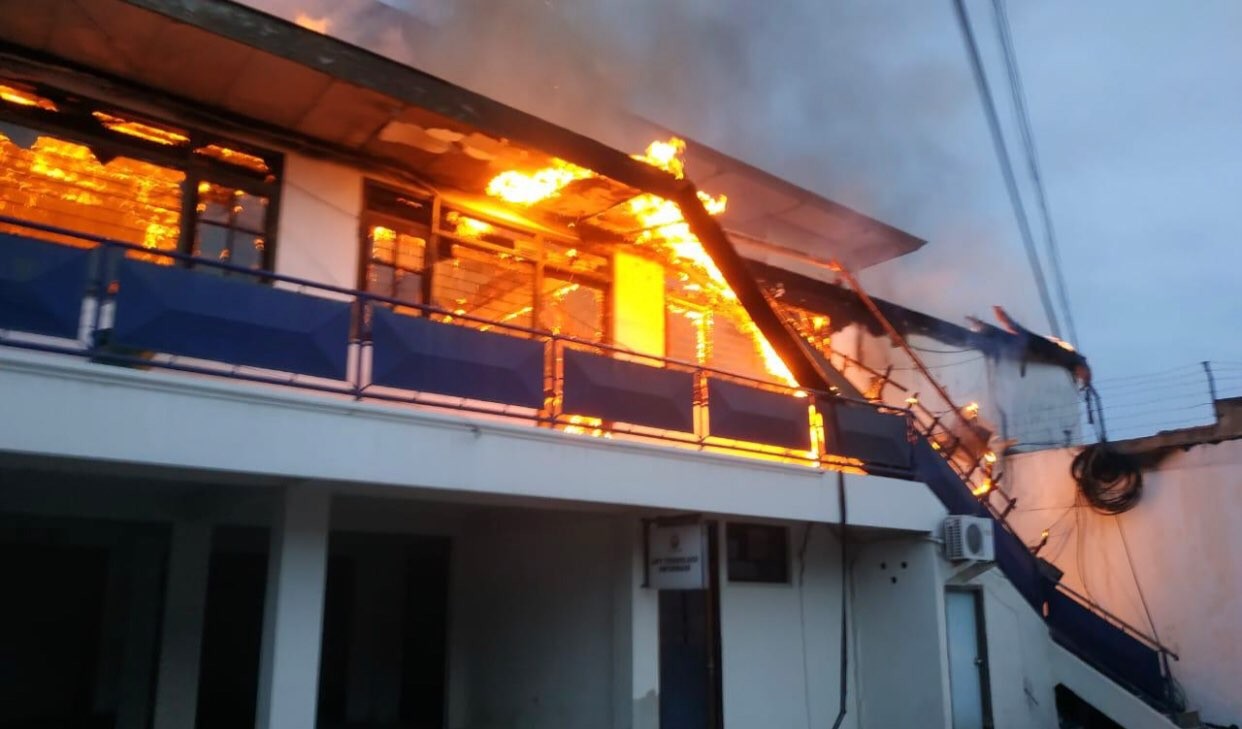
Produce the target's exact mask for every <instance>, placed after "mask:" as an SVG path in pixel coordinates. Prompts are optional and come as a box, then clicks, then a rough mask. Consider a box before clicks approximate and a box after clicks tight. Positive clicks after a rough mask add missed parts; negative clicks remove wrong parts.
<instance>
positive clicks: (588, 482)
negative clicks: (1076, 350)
mask: <svg viewBox="0 0 1242 729" xmlns="http://www.w3.org/2000/svg"><path fill="white" fill-rule="evenodd" d="M0 399H2V400H3V401H4V402H6V403H7V404H8V406H9V408H10V412H14V413H26V414H27V415H26V416H24V419H23V421H22V422H21V427H0V451H5V450H8V451H16V452H24V453H29V454H39V455H45V456H53V457H77V458H86V459H101V460H108V461H122V462H132V463H136V464H145V465H150V466H162V467H172V468H186V469H194V470H199V469H203V470H207V471H219V470H221V469H227V470H230V471H233V472H238V473H247V474H252V475H263V476H273V477H279V478H287V479H316V480H331V481H339V482H350V483H359V484H373V485H391V486H402V487H409V488H417V489H431V490H433V491H438V492H441V493H448V494H452V493H459V492H474V493H476V494H491V495H506V496H518V497H535V498H549V499H564V500H571V501H576V502H580V503H596V504H629V505H635V506H644V507H651V508H661V509H670V510H686V511H701V512H716V513H727V514H748V515H752V516H761V517H769V518H777V519H808V520H813V521H821V522H827V523H832V522H835V521H836V520H837V519H838V512H837V504H836V495H835V489H834V488H833V486H834V484H835V480H836V474H835V473H833V472H830V471H819V470H815V469H810V468H807V467H805V466H791V465H782V464H775V463H768V462H765V461H757V460H749V459H743V458H737V457H730V456H724V455H717V454H710V453H700V452H698V451H694V450H687V449H680V448H672V447H666V446H654V445H647V444H640V443H632V442H625V441H622V440H620V439H613V440H605V439H598V438H589V437H583V436H575V435H570V434H566V433H561V432H558V431H553V430H549V429H542V428H533V427H530V426H527V425H514V424H509V423H503V422H491V421H487V420H479V419H471V418H468V417H465V416H461V415H457V414H443V413H435V412H428V411H425V410H418V409H415V408H408V407H399V406H386V405H377V404H372V403H356V402H353V401H352V400H338V399H334V398H331V397H325V396H321V395H317V394H310V395H307V394H304V393H301V392H290V391H288V390H275V389H271V388H266V387H263V386H246V385H242V384H239V383H235V382H223V383H221V382H214V381H209V380H206V379H203V378H195V377H189V378H187V377H181V376H177V375H175V374H165V373H161V372H134V371H131V370H128V369H123V368H115V367H101V366H99V365H94V364H91V363H89V362H80V361H75V360H71V359H67V358H60V357H56V356H51V355H39V354H31V353H26V352H18V351H3V352H0ZM48 403H57V406H56V407H49V406H48ZM178 423H182V424H183V423H194V424H195V425H196V428H195V430H194V435H195V437H193V438H190V437H187V436H186V432H185V431H184V430H183V429H182V428H180V427H177V424H178ZM134 433H142V434H144V437H143V438H135V437H134V436H133V434H134ZM256 444H261V447H260V446H258V445H256ZM222 454H224V456H225V457H226V459H227V460H222ZM559 474H581V475H582V476H583V477H582V478H566V477H563V476H560V475H559ZM845 483H846V490H847V492H848V493H849V499H850V502H849V503H850V523H851V524H857V525H863V526H874V527H881V528H893V529H909V530H916V531H928V530H930V529H932V528H934V527H935V525H936V523H937V522H938V520H939V518H940V515H941V514H943V507H942V506H941V505H940V503H939V502H938V501H937V500H936V498H935V497H934V496H933V495H932V494H931V492H930V491H929V490H928V489H927V488H926V486H924V485H922V484H919V483H916V482H912V481H902V480H898V479H891V478H882V477H879V476H865V475H854V474H849V475H846V476H845Z"/></svg>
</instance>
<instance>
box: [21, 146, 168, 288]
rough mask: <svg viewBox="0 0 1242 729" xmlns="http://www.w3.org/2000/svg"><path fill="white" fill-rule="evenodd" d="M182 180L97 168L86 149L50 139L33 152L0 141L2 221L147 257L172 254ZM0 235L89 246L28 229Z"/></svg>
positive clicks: (132, 169)
mask: <svg viewBox="0 0 1242 729" xmlns="http://www.w3.org/2000/svg"><path fill="white" fill-rule="evenodd" d="M184 179H185V175H184V174H183V173H181V172H179V171H177V170H170V169H167V168H164V167H159V166H156V165H153V164H150V163H147V162H141V161H139V160H134V159H129V158H126V157H117V158H116V159H113V160H112V161H111V162H109V163H108V164H107V165H104V164H100V163H99V161H98V160H97V159H95V156H94V154H92V153H91V150H90V148H89V147H86V146H83V145H80V144H73V143H71V142H65V141H62V140H59V139H55V138H53V137H46V136H45V137H39V138H38V139H37V140H36V141H35V143H34V145H32V146H31V148H30V149H22V148H21V147H19V146H17V145H16V144H13V143H12V142H11V141H9V140H8V139H7V138H6V137H5V136H4V135H2V134H0V214H3V215H9V216H12V217H15V218H22V219H24V220H29V221H31V222H35V223H43V224H46V225H51V226H55V227H58V228H65V229H68V230H74V231H79V232H83V233H89V234H93V235H98V236H102V237H106V238H112V239H114V240H120V241H123V242H126V243H133V244H135V245H140V246H143V247H144V248H150V249H152V250H175V249H176V248H177V242H178V239H179V237H180V232H181V183H182V181H183V180H184ZM4 230H5V231H9V232H16V233H20V234H22V235H30V236H34V237H39V238H44V239H47V240H53V241H56V242H61V243H67V244H71V245H78V246H89V245H91V244H88V243H86V242H84V241H82V239H80V238H73V237H69V236H59V235H54V234H47V233H41V232H36V231H32V230H30V229H28V228H20V227H16V226H4ZM157 258H158V260H159V261H160V262H164V263H168V262H170V260H169V259H167V258H163V257H157Z"/></svg>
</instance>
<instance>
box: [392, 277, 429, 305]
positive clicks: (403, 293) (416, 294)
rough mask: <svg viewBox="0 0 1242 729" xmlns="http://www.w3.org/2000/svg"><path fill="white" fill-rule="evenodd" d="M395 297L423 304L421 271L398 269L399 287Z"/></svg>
mask: <svg viewBox="0 0 1242 729" xmlns="http://www.w3.org/2000/svg"><path fill="white" fill-rule="evenodd" d="M393 296H394V298H398V299H401V300H402V301H408V302H410V303H411V304H421V303H422V301H423V276H422V274H420V273H410V272H408V271H401V270H398V271H397V287H396V293H395V294H393Z"/></svg>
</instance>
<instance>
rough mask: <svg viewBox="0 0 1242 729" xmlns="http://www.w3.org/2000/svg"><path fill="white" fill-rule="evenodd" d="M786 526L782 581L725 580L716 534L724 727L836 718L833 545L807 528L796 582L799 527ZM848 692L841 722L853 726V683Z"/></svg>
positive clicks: (836, 561) (790, 726)
mask: <svg viewBox="0 0 1242 729" xmlns="http://www.w3.org/2000/svg"><path fill="white" fill-rule="evenodd" d="M788 528H789V540H790V549H791V552H792V559H791V563H790V564H791V578H792V580H791V584H783V585H778V584H762V583H747V582H729V581H728V579H727V569H726V567H727V560H726V556H727V553H726V552H725V551H724V548H725V541H726V540H725V539H724V538H723V536H724V533H723V532H722V539H721V540H720V541H721V550H722V551H721V559H720V563H721V591H720V627H721V651H722V653H723V656H722V661H721V667H722V670H723V686H724V718H725V726H726V727H736V728H738V729H744V728H745V727H763V728H764V729H810V728H811V727H830V726H832V723H833V721H834V720H835V719H836V716H837V711H838V708H839V704H838V695H839V686H840V680H841V679H840V675H841V674H840V650H841V639H840V635H841V622H840V621H841V567H840V559H841V552H840V544H839V542H838V540H837V538H836V537H835V536H834V535H833V533H832V532H830V531H829V528H828V527H827V526H825V525H823V524H817V525H815V526H814V527H812V529H811V532H810V538H809V540H808V541H807V543H806V556H805V562H806V566H805V571H804V573H803V574H802V578H801V580H800V579H799V572H800V560H799V551H800V547H801V546H802V540H803V538H804V536H805V535H806V529H807V525H805V524H798V523H789V524H788ZM851 619H852V617H851ZM850 650H851V651H853V650H854V649H853V647H852V646H851V647H850ZM853 658H854V657H853V656H851V659H853ZM851 684H853V682H852V681H851ZM849 690H850V697H849V699H848V700H847V709H848V713H847V714H846V720H845V722H844V723H843V724H842V726H843V727H847V728H849V729H853V728H854V727H857V726H858V723H857V722H858V704H857V701H856V699H857V695H856V690H857V687H856V686H854V685H851V686H850V689H849Z"/></svg>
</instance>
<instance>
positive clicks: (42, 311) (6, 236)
mask: <svg viewBox="0 0 1242 729" xmlns="http://www.w3.org/2000/svg"><path fill="white" fill-rule="evenodd" d="M92 255H93V254H92V252H91V251H89V250H85V249H82V248H72V247H70V246H65V245H58V244H55V243H47V242H45V241H39V240H35V239H32V238H26V237H23V236H18V235H12V234H10V233H0V329H12V330H15V331H21V332H29V333H32V334H46V335H49V336H53V337H64V338H66V339H75V338H77V336H78V324H79V322H80V319H81V314H82V297H83V295H84V294H85V293H86V277H87V274H88V272H89V270H90V264H91V256H92Z"/></svg>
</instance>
